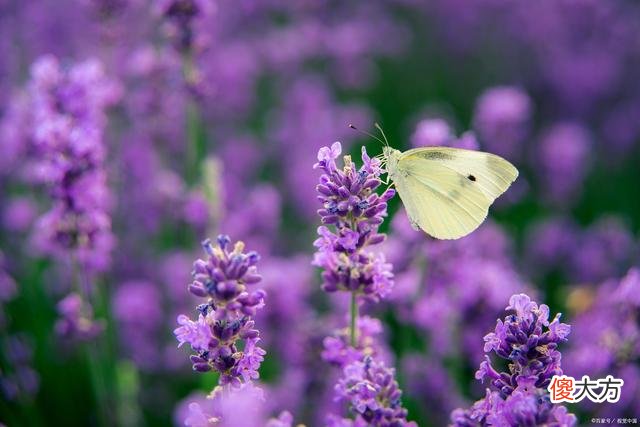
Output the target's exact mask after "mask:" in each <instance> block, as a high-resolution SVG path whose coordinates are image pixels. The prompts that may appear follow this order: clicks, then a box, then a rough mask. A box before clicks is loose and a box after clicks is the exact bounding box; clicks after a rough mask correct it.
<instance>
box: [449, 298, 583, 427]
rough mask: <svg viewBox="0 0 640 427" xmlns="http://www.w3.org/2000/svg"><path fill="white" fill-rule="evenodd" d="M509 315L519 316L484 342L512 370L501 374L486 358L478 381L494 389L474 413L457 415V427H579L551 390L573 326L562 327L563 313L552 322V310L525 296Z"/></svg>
mask: <svg viewBox="0 0 640 427" xmlns="http://www.w3.org/2000/svg"><path fill="white" fill-rule="evenodd" d="M507 310H514V311H515V312H516V313H515V314H511V315H509V316H507V317H506V318H505V319H504V321H502V320H500V319H498V322H497V324H496V328H495V331H494V332H491V333H490V334H487V335H486V336H485V337H484V341H485V346H484V351H485V353H491V352H493V353H495V354H496V355H498V356H499V357H500V358H502V359H505V360H507V361H508V362H509V363H508V371H505V372H500V371H498V370H496V369H495V368H494V367H493V366H492V364H491V359H490V358H489V355H488V354H487V355H485V360H484V361H483V362H482V363H481V364H480V369H478V371H477V372H476V379H478V380H480V381H483V382H484V380H485V379H487V380H489V382H490V384H491V386H492V387H493V388H494V390H490V389H487V394H486V396H485V397H484V399H481V400H479V401H477V402H476V403H475V404H474V405H473V406H472V407H471V408H470V409H468V410H462V409H456V410H455V411H453V413H452V414H451V422H452V425H453V426H456V427H475V426H481V427H485V426H520V425H523V426H525V425H549V426H557V427H564V426H567V427H569V426H574V425H575V424H576V417H575V416H574V415H572V414H569V413H568V412H567V410H566V409H565V408H564V407H562V406H559V405H554V404H552V403H551V402H550V400H549V393H548V392H547V390H546V388H547V386H548V385H549V383H550V381H551V378H552V377H553V376H554V375H562V368H561V367H560V359H561V355H560V352H559V351H558V350H557V347H558V344H559V343H560V342H563V341H566V340H567V336H568V335H569V332H570V330H571V328H570V326H569V325H567V324H565V323H560V314H558V315H556V317H555V318H554V320H553V321H552V322H551V323H549V307H548V306H546V305H545V304H541V305H540V306H538V304H536V303H535V302H534V301H532V300H531V298H529V297H528V296H527V295H525V294H519V295H513V296H512V297H511V298H510V300H509V306H508V307H507Z"/></svg>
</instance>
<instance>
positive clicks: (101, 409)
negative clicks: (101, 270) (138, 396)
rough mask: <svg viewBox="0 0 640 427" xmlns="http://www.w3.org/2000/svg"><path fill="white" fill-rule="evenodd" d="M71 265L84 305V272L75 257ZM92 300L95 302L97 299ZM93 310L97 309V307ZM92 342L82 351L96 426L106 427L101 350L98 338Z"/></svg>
mask: <svg viewBox="0 0 640 427" xmlns="http://www.w3.org/2000/svg"><path fill="white" fill-rule="evenodd" d="M72 263H73V282H74V287H75V289H76V291H77V292H78V293H79V294H80V295H81V296H82V299H83V302H84V303H85V304H86V303H88V301H89V295H88V286H87V282H86V280H87V278H86V277H85V275H84V274H83V273H84V272H83V271H82V267H81V266H80V264H79V263H78V261H77V260H76V259H75V257H74V259H73V261H72ZM96 294H97V293H96ZM94 299H95V300H97V298H94ZM96 302H97V301H96ZM96 305H97V304H96ZM95 308H97V306H96V307H95ZM94 314H95V312H94ZM94 340H95V341H94V342H87V343H84V345H83V347H84V348H83V350H84V355H85V358H86V361H87V368H88V369H89V377H90V378H91V388H92V389H93V394H94V398H95V403H96V407H97V409H98V411H97V412H98V413H97V418H98V420H97V422H98V425H102V426H106V425H107V424H108V423H107V420H108V419H109V409H108V408H109V406H110V405H109V402H108V399H109V393H108V391H107V384H106V378H105V373H104V369H103V364H102V363H101V360H100V356H99V352H100V349H101V348H102V346H101V340H100V336H98V337H96V338H95V339H94Z"/></svg>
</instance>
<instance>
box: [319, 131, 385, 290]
mask: <svg viewBox="0 0 640 427" xmlns="http://www.w3.org/2000/svg"><path fill="white" fill-rule="evenodd" d="M341 152H342V146H341V145H340V143H339V142H335V143H334V144H333V145H332V146H331V147H330V148H329V147H324V148H322V149H320V151H319V153H318V163H316V164H315V165H314V167H315V168H318V169H320V170H322V171H323V174H322V176H321V177H320V183H319V184H318V186H317V187H316V190H317V191H318V200H320V202H321V203H322V206H323V207H322V209H320V210H318V214H319V215H320V217H321V220H322V223H323V224H326V225H329V226H331V227H332V229H330V228H329V227H327V226H326V225H325V226H321V227H319V228H318V234H319V235H320V237H319V238H318V239H317V240H316V241H315V243H314V245H315V246H316V248H318V251H317V252H316V254H315V258H314V265H316V266H319V267H322V268H323V270H324V271H323V272H322V278H323V285H322V288H323V289H324V290H325V291H326V292H335V291H338V290H342V291H349V292H355V293H357V294H358V295H363V296H365V297H368V298H370V299H373V300H378V299H380V298H384V297H385V296H386V295H387V294H388V293H389V292H390V291H391V288H392V286H393V274H392V272H391V265H390V264H388V263H387V262H386V261H385V258H384V256H383V255H382V254H380V253H378V254H374V253H371V252H369V251H367V248H368V247H370V246H373V245H376V244H379V243H381V242H382V241H384V239H385V235H384V234H381V233H378V227H379V226H380V224H382V222H383V220H384V217H386V216H387V201H388V200H389V199H391V198H392V197H393V196H394V195H395V191H394V190H393V189H387V190H386V191H385V192H384V193H382V195H378V194H377V193H376V192H375V190H376V189H377V188H378V187H379V186H380V183H381V181H380V174H381V173H382V169H381V164H380V161H379V160H378V159H376V158H373V159H372V158H370V157H369V156H368V155H367V152H366V150H365V149H364V147H363V149H362V161H363V165H362V166H361V167H360V168H359V169H358V168H356V166H355V164H354V163H353V162H352V161H351V157H350V156H345V157H344V167H343V168H342V169H338V167H337V165H336V159H337V158H338V157H339V155H340V154H341Z"/></svg>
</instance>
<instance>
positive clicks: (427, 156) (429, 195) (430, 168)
mask: <svg viewBox="0 0 640 427" xmlns="http://www.w3.org/2000/svg"><path fill="white" fill-rule="evenodd" d="M351 127H352V128H354V127H353V126H351ZM376 127H377V128H378V130H379V131H380V132H381V133H382V135H383V137H384V142H383V144H385V146H384V148H383V153H382V156H381V157H382V164H383V165H384V168H385V170H386V172H387V177H388V180H390V181H392V182H393V184H394V186H395V188H396V190H397V191H398V194H399V195H400V199H401V200H402V204H403V205H404V207H405V210H406V212H407V215H408V216H409V220H410V222H411V225H412V227H413V228H414V229H416V230H418V229H421V230H423V231H424V232H426V233H427V234H429V235H430V236H433V237H435V238H436V239H459V238H460V237H463V236H466V235H467V234H469V233H471V232H472V231H474V230H475V229H476V228H478V227H479V226H480V224H482V223H483V222H484V220H485V219H486V218H487V213H488V211H489V207H490V206H491V204H492V203H493V202H494V200H495V199H497V198H498V197H499V196H500V195H501V194H502V193H504V192H505V191H506V190H507V189H508V188H509V186H510V185H511V183H512V182H514V181H515V180H516V178H517V177H518V170H517V169H516V168H515V166H513V165H512V164H511V163H509V162H508V161H507V160H505V159H503V158H502V157H500V156H496V155H495V154H490V153H485V152H482V151H474V150H465V149H461V148H452V147H441V146H438V147H420V148H414V149H411V150H408V151H404V152H401V151H399V150H396V149H394V148H392V147H390V146H389V143H388V141H387V138H386V135H385V134H384V131H383V130H382V128H381V127H380V126H379V125H378V124H376ZM354 129H355V128H354ZM368 135H369V136H373V135H370V134H368ZM374 138H376V137H374ZM376 139H378V140H379V141H380V142H382V141H381V140H380V139H379V138H376Z"/></svg>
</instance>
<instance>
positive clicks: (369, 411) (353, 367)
mask: <svg viewBox="0 0 640 427" xmlns="http://www.w3.org/2000/svg"><path fill="white" fill-rule="evenodd" d="M335 390H336V400H340V401H345V402H348V404H349V407H350V409H351V411H352V412H354V413H355V414H356V416H357V417H356V420H357V421H356V422H358V421H364V422H366V425H368V426H372V427H387V426H398V427H399V426H407V427H409V426H416V427H417V424H415V423H414V422H408V421H407V420H406V417H407V410H406V409H404V408H403V407H402V403H401V401H400V396H401V395H402V391H400V388H399V387H398V383H397V381H396V380H395V371H394V369H391V368H387V367H386V366H384V363H382V362H381V361H377V360H374V359H372V358H371V357H365V358H364V360H363V361H357V362H354V363H351V364H349V365H347V366H345V368H344V376H343V377H342V378H341V379H340V381H339V382H338V384H336V387H335ZM356 425H360V424H356Z"/></svg>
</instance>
